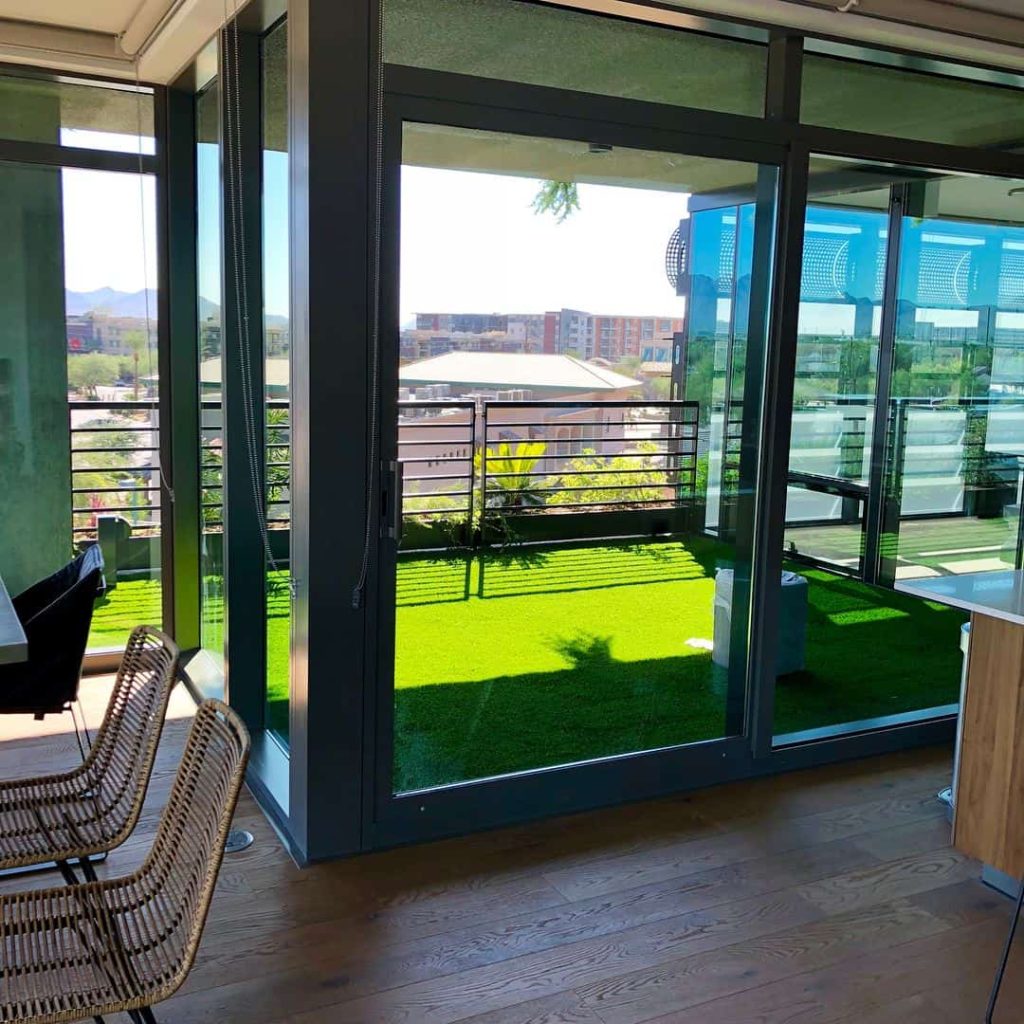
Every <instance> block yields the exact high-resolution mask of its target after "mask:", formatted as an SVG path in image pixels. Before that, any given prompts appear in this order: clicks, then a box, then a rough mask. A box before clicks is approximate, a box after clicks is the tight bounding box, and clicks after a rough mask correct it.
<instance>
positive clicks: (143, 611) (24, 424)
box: [0, 163, 162, 650]
mask: <svg viewBox="0 0 1024 1024" xmlns="http://www.w3.org/2000/svg"><path fill="white" fill-rule="evenodd" d="M155 229H156V217H155V190H154V182H153V180H152V178H150V177H148V176H139V175H133V174H120V173H113V172H107V171H93V170H82V169H77V168H59V167H25V166H20V165H15V164H8V163H4V164H0V232H2V235H3V238H4V239H5V245H4V252H5V254H6V255H5V259H4V271H3V273H2V274H0V308H2V309H3V311H4V315H3V323H2V325H0V494H2V495H3V498H2V499H0V502H2V503H3V507H4V508H6V509H7V510H8V513H9V514H7V515H5V517H4V518H5V521H6V523H7V528H5V529H4V530H3V531H2V536H0V564H2V566H3V573H4V579H5V582H6V584H7V586H8V588H9V589H10V590H11V592H12V593H17V592H19V591H21V590H22V589H24V588H25V587H27V586H28V585H29V584H31V583H33V582H35V581H36V580H38V579H40V578H42V577H44V576H46V575H49V574H50V573H51V572H53V571H54V570H56V569H57V568H59V567H60V566H61V565H63V564H64V563H65V562H67V561H68V560H69V559H70V558H71V557H73V555H74V554H75V553H76V552H77V551H78V550H80V549H81V548H82V547H83V546H85V545H87V544H92V543H95V542H99V544H100V545H101V547H102V549H103V554H104V558H105V561H106V581H107V590H106V592H105V593H104V595H103V597H102V598H101V599H100V600H99V601H98V602H97V605H96V609H95V612H94V616H93V622H92V631H91V634H90V637H89V648H90V649H91V650H100V649H119V648H123V646H124V644H125V642H126V641H127V639H128V634H129V633H130V632H131V630H132V628H133V627H134V626H135V625H137V624H138V623H140V622H149V623H153V624H155V625H159V624H160V621H161V618H162V609H161V589H160V568H161V567H160V529H161V523H160V490H161V483H160V465H159V446H160V423H159V418H158V410H157V359H156V345H157V292H156V281H157V273H156V230H155ZM69 467H70V471H69Z"/></svg>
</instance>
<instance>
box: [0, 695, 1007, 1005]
mask: <svg viewBox="0 0 1024 1024" xmlns="http://www.w3.org/2000/svg"><path fill="white" fill-rule="evenodd" d="M106 685H107V684H106V683H105V682H104V681H90V682H88V683H87V684H86V686H85V695H86V703H87V708H88V716H89V720H90V722H92V723H97V722H98V721H99V717H100V713H101V709H102V706H103V704H104V701H105V688H106ZM171 714H172V716H173V720H172V721H171V722H170V723H169V724H168V727H167V731H166V733H165V739H164V744H163V747H162V752H161V756H160V760H159V763H158V770H157V774H156V776H155V779H154V785H153V787H152V789H151V793H150V799H149V801H148V803H147V807H146V811H145V813H144V818H143V821H142V823H141V825H140V828H139V832H138V834H137V836H136V837H135V838H133V839H132V840H131V842H130V843H129V844H128V845H127V846H126V847H124V848H122V849H121V850H120V851H117V852H116V853H115V854H113V855H112V856H111V858H110V860H109V862H108V865H107V866H106V867H105V869H104V870H105V871H109V872H116V873H120V872H123V871H126V870H128V869H129V868H131V867H133V866H134V865H135V864H137V863H138V861H139V859H140V858H141V856H142V855H143V854H144V852H145V850H146V847H147V843H148V840H149V837H150V836H151V835H152V831H153V829H154V827H155V822H156V820H157V817H158V814H159V808H160V805H161V802H162V801H163V800H164V799H165V798H166V793H167V790H168V785H169V780H170V778H171V775H172V772H173V768H174V763H175V757H176V751H177V750H178V749H179V748H180V745H181V743H182V739H183V736H184V731H185V729H186V727H187V717H188V714H189V703H188V701H187V699H186V698H185V697H184V695H182V694H180V693H179V694H177V695H176V698H175V701H174V702H173V704H172V710H171ZM69 724H70V723H69V722H67V721H65V722H59V721H56V722H52V721H51V722H46V723H43V725H42V726H40V725H37V724H35V723H32V722H30V721H26V720H23V719H5V720H3V721H0V741H2V742H0V772H2V773H3V774H4V775H5V776H8V777H9V776H12V775H14V774H30V773H34V772H38V771H41V770H48V769H50V768H53V767H57V766H61V765H64V764H70V763H72V762H73V760H74V757H75V747H74V740H73V737H72V735H71V734H70V733H68V732H59V731H56V732H55V730H60V729H62V728H67V727H68V725H69ZM949 770H950V765H949V753H948V751H943V750H929V751H924V752H914V753H908V754H904V755H899V756H891V757H886V758H880V759H875V760H871V761H862V762H858V763H855V764H848V765H840V766H836V767H832V768H828V769H824V770H817V771H811V772H804V773H800V774H792V775H787V776H783V777H779V778H775V779H769V780H763V781H759V782H754V783H747V784H743V785H734V786H727V787H720V788H717V789H711V790H707V791H703V792H701V793H698V794H695V795H691V796H685V797H678V798H674V799H667V800H659V801H655V802H651V803H645V804H637V805H632V806H629V807H622V808H618V809H614V810H610V811H601V812H597V813H592V814H586V815H579V816H575V817H570V818H563V819H560V820H555V821H547V822H544V823H541V824H538V825H531V826H526V827H520V828H514V829H507V830H504V831H501V832H490V833H487V834H483V835H476V836H471V837H469V838H466V839H459V840H451V841H447V842H442V843H435V844H432V845H430V846H421V847H418V848H407V849H403V850H396V851H391V852H388V853H384V854H379V855H375V856H369V857H363V858H357V859H354V860H350V861H347V862H342V863H335V864H330V865H323V866H319V867H315V868H312V869H309V870H307V871H299V870H298V869H296V868H295V867H294V866H293V865H292V863H291V861H290V860H289V859H288V857H287V856H286V855H285V854H284V852H283V851H282V849H281V848H280V846H279V844H278V842H277V840H276V838H275V837H274V834H273V832H272V831H271V829H270V828H269V827H268V826H267V824H266V823H265V822H264V821H263V819H262V818H261V816H260V814H259V812H258V810H257V809H256V807H255V804H254V803H253V801H252V800H251V799H250V798H249V797H248V796H246V798H245V799H244V800H243V803H242V805H241V807H240V810H239V819H240V823H241V824H242V825H244V826H245V827H247V828H250V829H251V830H252V831H253V832H254V833H255V834H256V844H255V846H254V847H253V848H251V849H250V850H249V851H247V852H245V853H243V854H238V855H235V856H233V857H230V858H229V859H228V860H227V861H226V862H225V866H224V870H223V872H222V874H221V880H220V885H219V890H218V894H217V898H216V899H215V901H214V905H213V910H212V914H211V919H210V922H209V924H208V926H207V929H206V937H205V940H204V943H203V947H202V950H201V952H200V959H199V962H198V964H197V966H196V968H195V969H194V971H193V973H192V976H191V978H190V980H189V982H188V984H187V985H186V987H185V989H184V990H183V991H182V992H181V993H179V994H178V995H177V996H176V997H175V998H174V999H173V1000H171V1001H169V1002H167V1003H165V1004H163V1005H162V1006H161V1007H158V1010H157V1016H158V1019H159V1020H160V1021H161V1022H162V1024H193V1022H195V1024H199V1022H202V1024H235V1022H239V1024H241V1022H248V1024H271V1022H284V1021H289V1022H297V1024H445V1022H451V1021H472V1022H474V1024H556V1022H563V1024H569V1022H573V1024H641V1022H658V1024H821V1022H826V1021H827V1022H851V1024H852V1022H857V1024H919V1022H920V1024H925V1022H927V1024H951V1022H957V1024H962V1022H965V1021H979V1022H980V1021H981V1020H982V1019H983V1016H984V1014H983V1009H984V1003H985V998H986V994H987V990H988V986H989V984H990V980H991V975H992V970H993V967H994V965H995V961H996V957H997V955H998V952H999V949H1000V946H1001V943H1002V940H1003V936H1004V934H1005V929H1006V924H1007V921H1008V916H1009V909H1010V907H1009V901H1007V900H1005V899H1004V898H1002V897H1000V896H998V895H996V894H994V893H992V892H991V891H990V890H988V889H986V888H985V887H984V886H982V884H981V883H980V882H979V881H977V874H978V868H977V865H976V864H974V863H971V862H969V861H966V860H965V859H964V858H962V857H960V856H959V855H958V854H956V853H955V852H954V851H952V850H951V849H950V848H949V844H948V835H949V829H948V826H947V824H946V821H945V818H944V815H943V811H942V808H941V807H940V806H939V804H938V803H937V802H936V800H935V798H934V794H935V792H936V790H937V789H938V788H939V787H940V786H941V785H943V784H945V783H946V782H947V781H948V776H949ZM52 882H53V880H52V876H45V877H43V878H40V876H34V877H33V878H32V879H29V880H26V879H22V880H19V881H18V882H12V881H9V880H8V881H5V882H4V883H3V884H2V886H0V890H10V889H11V888H12V887H15V886H17V885H21V886H26V885H33V886H36V885H41V884H48V883H49V884H52ZM997 1020H998V1021H1000V1022H1010V1021H1015V1022H1019V1021H1024V947H1022V948H1020V949H1018V950H1017V951H1016V953H1015V956H1014V958H1013V960H1012V961H1011V966H1010V969H1009V972H1008V976H1007V981H1006V986H1005V988H1004V1001H1003V1002H1002V1003H1001V1012H1000V1013H999V1014H997Z"/></svg>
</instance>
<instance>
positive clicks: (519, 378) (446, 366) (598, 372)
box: [398, 352, 641, 392]
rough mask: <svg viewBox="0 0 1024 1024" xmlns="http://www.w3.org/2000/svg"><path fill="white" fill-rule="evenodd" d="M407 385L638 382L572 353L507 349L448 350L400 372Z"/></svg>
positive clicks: (612, 385) (594, 387)
mask: <svg viewBox="0 0 1024 1024" xmlns="http://www.w3.org/2000/svg"><path fill="white" fill-rule="evenodd" d="M398 376H399V380H400V381H401V383H402V384H404V385H409V384H458V385H470V386H473V387H492V388H533V389H540V388H553V389H558V390H560V391H580V392H589V391H618V390H620V389H627V388H638V387H640V386H641V382H640V381H638V380H634V379H633V378H632V377H626V376H624V375H623V374H621V373H616V372H615V371H614V370H609V369H606V368H605V367H603V366H598V365H596V364H594V363H588V362H584V360H582V359H576V358H574V357H573V356H564V355H551V354H543V355H541V354H520V353H506V352H447V353H445V354H444V355H442V356H434V357H432V358H431V359H421V360H420V361H419V362H416V363H409V364H408V365H407V366H403V367H402V368H401V370H400V371H399V375H398Z"/></svg>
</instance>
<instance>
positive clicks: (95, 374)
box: [68, 352, 117, 399]
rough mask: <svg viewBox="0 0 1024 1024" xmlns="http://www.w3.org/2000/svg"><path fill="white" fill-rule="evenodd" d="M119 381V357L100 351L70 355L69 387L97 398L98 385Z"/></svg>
mask: <svg viewBox="0 0 1024 1024" xmlns="http://www.w3.org/2000/svg"><path fill="white" fill-rule="evenodd" d="M116 383H117V357H116V356H105V355H101V354H100V353H99V352H90V353H88V354H87V355H71V356H69V357H68V387H69V388H70V389H71V390H72V391H77V392H78V393H79V394H81V395H85V397H86V398H90V399H97V398H98V397H99V396H98V394H97V392H96V389H97V388H98V387H110V386H112V385H114V384H116Z"/></svg>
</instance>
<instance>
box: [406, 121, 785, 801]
mask: <svg viewBox="0 0 1024 1024" xmlns="http://www.w3.org/2000/svg"><path fill="white" fill-rule="evenodd" d="M759 178H760V179H761V182H762V184H763V193H762V195H763V199H762V202H763V204H764V209H763V212H764V214H765V215H764V217H763V218H761V219H758V218H756V217H755V216H754V212H755V211H754V208H753V205H751V208H750V210H749V212H745V215H744V216H743V217H742V218H738V217H737V213H736V210H735V207H734V208H733V210H732V212H731V214H729V215H726V216H722V217H719V218H718V221H717V223H711V222H710V221H709V222H708V223H707V224H706V225H702V226H701V228H700V229H699V230H700V232H701V234H700V238H699V239H698V240H697V241H695V242H693V243H692V244H691V246H690V248H691V251H699V253H700V259H699V260H696V259H695V261H694V264H693V273H694V274H695V275H696V274H697V273H704V268H705V267H707V268H710V269H709V275H710V276H711V277H712V278H713V280H712V281H709V282H706V283H705V284H704V285H700V286H698V285H697V284H696V283H694V284H693V286H692V291H693V292H694V293H696V292H697V291H698V290H700V291H701V292H702V294H704V293H707V292H709V291H711V290H712V289H714V290H715V291H716V293H717V294H716V298H713V299H711V300H710V301H709V303H708V304H707V307H706V309H705V313H706V314H707V315H706V316H705V317H704V319H702V320H701V323H700V326H699V331H700V332H701V333H702V334H703V333H704V332H706V333H707V334H708V335H709V344H710V345H711V346H712V347H714V346H716V345H717V347H718V349H719V350H720V352H721V353H722V360H723V365H724V363H725V362H728V365H729V367H730V370H731V373H732V377H731V382H730V385H729V386H728V388H722V389H719V392H717V393H716V394H715V395H711V394H709V393H708V392H707V391H703V392H702V391H701V390H700V389H699V388H697V387H695V388H694V394H693V395H691V394H690V392H689V390H688V389H687V390H686V391H685V395H684V396H680V400H673V399H671V397H670V381H669V378H668V375H667V372H666V368H665V367H664V366H661V365H659V366H654V367H651V368H649V370H648V369H645V368H644V367H643V366H642V364H641V358H640V339H639V334H638V332H637V331H633V332H632V333H630V332H628V331H627V330H626V325H627V324H628V323H633V324H634V325H635V323H636V321H637V319H638V318H640V317H646V318H650V319H651V321H652V322H654V321H658V322H661V323H668V324H670V325H673V326H674V327H675V328H676V331H678V334H677V335H676V337H675V338H673V339H671V340H670V341H669V343H668V344H669V345H673V344H677V345H683V344H685V340H686V339H685V338H684V334H683V331H682V320H683V318H684V314H685V312H686V308H687V304H688V300H687V298H686V294H687V291H688V289H689V282H688V280H687V279H686V276H685V274H683V275H681V274H680V273H679V270H680V268H679V267H678V266H677V265H673V268H672V272H671V273H669V274H666V249H668V251H669V253H670V254H678V244H677V243H678V239H679V236H680V233H682V234H684V235H685V236H686V237H687V238H690V232H691V229H692V230H693V231H694V232H696V231H698V226H697V224H696V217H695V216H692V215H691V212H690V211H691V199H692V198H693V197H694V193H695V192H698V191H701V192H706V191H709V190H715V189H722V190H724V191H725V192H727V193H729V192H730V190H731V188H733V187H737V186H740V185H745V186H747V187H749V186H750V183H752V182H754V181H757V180H758V179H759ZM774 185H775V171H774V169H773V168H758V167H757V166H752V165H749V164H742V163H736V162H731V161H726V160H714V159H708V158H703V157H694V156H688V155H685V154H680V153H664V152H654V151H642V150H636V149H629V148H625V147H615V148H614V149H613V150H612V149H609V148H607V147H595V146H591V145H588V144H587V143H586V142H577V141H570V140H564V139H547V138H538V137H533V136H516V135H507V134H500V133H496V132H484V131H468V130H464V129H456V128H451V127H444V126H437V125H424V124H411V123H409V124H406V125H405V126H404V137H403V168H402V179H401V188H402V193H401V231H402V238H401V267H400V270H401V274H400V325H401V330H400V341H399V345H400V347H399V350H398V351H395V352H393V354H392V357H393V358H394V359H395V360H396V361H397V362H398V363H399V366H398V378H399V384H400V387H399V401H398V403H397V406H398V408H397V422H396V423H395V424H394V426H393V427H392V429H391V431H390V432H389V433H388V434H387V435H386V436H390V437H392V438H393V439H394V444H395V449H396V451H397V458H398V460H399V461H400V462H401V463H402V464H403V466H404V492H403V511H404V515H403V536H402V542H401V546H400V548H399V549H398V551H397V553H396V554H395V557H396V559H397V570H396V571H397V577H396V579H397V592H396V609H395V615H396V634H395V662H394V692H393V694H392V695H391V696H392V700H393V705H392V707H393V713H394V750H395V755H394V756H395V760H394V788H395V790H396V791H409V790H416V789H423V788H429V787H432V786H438V785H443V784H448V783H456V782H463V781H467V780H471V779H479V778H483V777H487V776H494V775H500V774H504V773H511V772H520V771H528V770H533V769H538V768H544V767H549V766H554V765H562V764H567V763H571V762H577V761H585V760H590V759H593V758H600V757H606V756H611V755H617V754H627V753H632V752H637V751H646V750H651V749H654V748H658V747H665V746H673V745H680V744H686V743H693V742H698V741H704V740H715V739H721V738H723V737H727V736H735V735H738V734H740V733H741V732H742V729H743V704H744V695H745V682H746V670H747V649H746V635H747V632H746V624H747V622H748V615H749V612H748V608H749V601H748V595H749V579H750V559H749V551H750V543H749V542H750V530H751V527H752V523H753V517H752V515H750V514H746V515H743V514H740V515H737V516H736V517H735V518H734V519H733V520H732V521H731V523H730V528H729V529H725V528H719V527H718V526H717V524H716V525H715V527H714V528H709V527H708V526H707V524H706V521H705V516H704V508H705V505H707V504H708V503H710V501H711V500H712V497H711V493H712V492H713V493H714V495H715V498H714V500H716V501H721V500H722V499H721V492H722V490H723V489H726V490H727V492H728V493H727V500H728V501H729V502H730V503H731V505H732V507H738V508H744V507H745V505H744V503H748V504H749V502H751V501H752V500H753V493H754V489H755V471H756V454H757V452H758V442H759V433H758V432H759V423H760V416H759V414H758V410H759V408H760V404H761V388H762V384H763V366H762V358H761V353H763V349H762V348H758V349H757V350H756V352H757V355H756V357H753V358H750V359H748V358H747V352H748V349H747V345H748V341H749V340H750V339H751V338H757V339H761V338H762V337H763V333H764V332H763V329H761V328H763V325H760V326H759V327H758V329H757V330H755V329H754V328H753V327H752V326H751V325H750V324H749V323H748V320H749V315H750V313H749V303H748V302H747V298H748V297H749V295H750V290H751V283H752V280H755V281H757V282H760V283H764V277H765V276H766V275H767V273H768V254H769V253H770V250H771V242H770V239H767V238H765V237H764V232H765V230H766V229H765V227H764V225H765V224H766V223H767V224H769V225H770V224H771V222H772V212H773V207H774ZM705 228H706V230H705ZM768 230H770V228H769V229H768ZM759 232H760V234H759ZM495 239H500V244H495V241H494V240H495ZM758 242H759V243H760V250H759V249H758ZM758 251H760V262H758V258H757V257H756V256H755V254H756V253H757V252H758ZM723 267H726V268H728V271H727V273H725V274H722V273H720V272H719V271H720V268H723ZM734 268H738V269H736V270H735V272H734ZM755 268H759V269H755ZM481 310H488V311H491V315H489V316H488V317H482V316H480V315H479V313H480V311H481ZM473 314H476V315H473ZM597 321H600V323H597ZM605 326H607V328H608V330H607V332H606V331H605V330H604V327H605ZM574 327H575V330H574ZM696 331H698V327H697V326H694V327H693V328H692V330H691V335H693V334H694V332H696ZM595 332H596V333H595ZM581 337H584V338H585V339H586V340H585V341H584V342H583V344H582V348H583V349H584V350H585V351H581V343H580V341H579V340H578V339H579V338H581ZM693 344H694V345H696V344H697V339H696V338H695V337H694V339H693ZM730 353H731V355H730ZM585 359H592V360H593V361H592V362H584V361H583V360H585ZM683 398H685V400H682V399H683ZM727 398H731V400H732V404H731V406H730V409H731V410H732V412H733V413H735V414H736V415H735V419H736V424H737V425H736V427H735V430H734V432H733V433H732V434H731V439H732V440H733V441H735V443H736V448H735V450H730V462H729V464H728V469H727V471H726V472H725V473H724V474H723V473H722V472H721V471H720V466H719V465H718V464H716V465H715V467H713V468H712V467H709V458H708V449H707V441H706V437H707V431H708V424H718V425H719V427H718V429H720V424H721V423H722V421H723V419H728V418H729V416H728V414H726V413H724V412H723V407H724V406H725V405H726V401H727ZM744 408H745V410H746V416H744V415H743V409H744ZM741 447H742V449H743V450H744V451H745V452H746V453H747V454H746V457H741V456H740V449H741ZM723 479H724V483H723ZM748 513H749V509H748ZM595 538H605V539H604V540H595ZM608 538H613V539H608ZM716 574H717V576H718V579H717V580H716Z"/></svg>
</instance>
